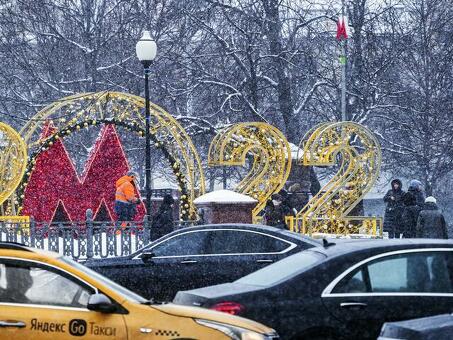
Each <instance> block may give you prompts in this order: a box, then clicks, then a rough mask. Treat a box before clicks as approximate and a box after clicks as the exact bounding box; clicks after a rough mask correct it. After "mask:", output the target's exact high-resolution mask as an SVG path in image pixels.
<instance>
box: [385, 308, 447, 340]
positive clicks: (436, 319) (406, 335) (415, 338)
mask: <svg viewBox="0 0 453 340" xmlns="http://www.w3.org/2000/svg"><path fill="white" fill-rule="evenodd" d="M406 339H410V340H425V339H432V340H451V339H453V315H452V314H443V315H436V316H430V317H427V318H419V319H412V320H406V321H399V322H389V323H385V324H384V326H382V329H381V335H380V336H379V338H378V340H406Z"/></svg>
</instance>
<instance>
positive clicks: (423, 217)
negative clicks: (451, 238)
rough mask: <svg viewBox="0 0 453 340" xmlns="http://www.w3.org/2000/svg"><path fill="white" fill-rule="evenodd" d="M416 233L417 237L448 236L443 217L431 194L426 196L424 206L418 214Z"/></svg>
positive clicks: (444, 237) (445, 237)
mask: <svg viewBox="0 0 453 340" xmlns="http://www.w3.org/2000/svg"><path fill="white" fill-rule="evenodd" d="M416 234H417V237H419V238H443V239H447V238H448V233H447V223H446V222H445V217H444V215H443V214H442V211H441V210H440V209H439V207H438V206H437V200H436V199H435V198H434V197H433V196H428V197H426V200H425V206H424V207H423V209H422V211H420V214H419V216H418V220H417V231H416Z"/></svg>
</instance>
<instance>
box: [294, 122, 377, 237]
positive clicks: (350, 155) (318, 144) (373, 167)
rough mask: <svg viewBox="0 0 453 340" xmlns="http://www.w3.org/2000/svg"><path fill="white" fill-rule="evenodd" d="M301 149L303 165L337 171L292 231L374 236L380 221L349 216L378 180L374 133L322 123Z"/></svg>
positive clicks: (356, 126)
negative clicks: (330, 167)
mask: <svg viewBox="0 0 453 340" xmlns="http://www.w3.org/2000/svg"><path fill="white" fill-rule="evenodd" d="M300 149H303V153H304V154H303V157H301V159H302V163H303V165H306V166H308V165H312V166H333V165H335V164H337V163H338V164H339V169H338V171H337V173H336V174H335V175H334V176H333V178H332V179H331V180H330V181H329V182H328V183H327V184H326V185H325V186H324V187H323V188H322V189H321V190H320V192H318V193H317V194H316V195H314V197H313V198H312V199H311V200H310V201H309V202H308V204H307V205H306V206H305V207H304V208H303V209H302V210H301V211H300V212H299V213H298V214H297V216H296V218H295V220H296V221H298V222H302V223H301V225H300V223H298V225H297V227H296V226H294V224H293V227H294V229H295V231H300V232H302V233H307V234H310V235H312V234H313V233H329V234H353V233H371V234H376V229H377V227H378V226H380V225H381V224H382V220H381V219H380V218H376V217H364V216H348V214H349V213H350V211H351V210H352V209H353V208H354V207H355V206H356V205H357V204H358V203H359V202H360V200H361V199H362V198H363V197H364V196H365V194H366V193H367V192H368V191H369V190H370V189H371V188H372V187H373V185H374V183H375V182H376V179H377V177H378V176H379V171H380V167H381V149H380V146H379V142H378V141H377V139H376V138H375V137H374V135H373V133H372V132H371V131H370V130H368V129H367V128H365V127H364V126H362V125H360V124H357V123H353V122H340V123H323V124H320V125H318V126H316V127H315V128H313V129H312V130H311V131H310V132H309V134H307V135H306V137H304V139H303V140H302V142H301V148H300ZM300 227H301V228H300ZM380 230H381V231H382V228H380Z"/></svg>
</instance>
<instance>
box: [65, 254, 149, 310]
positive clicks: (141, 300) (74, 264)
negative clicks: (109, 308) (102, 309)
mask: <svg viewBox="0 0 453 340" xmlns="http://www.w3.org/2000/svg"><path fill="white" fill-rule="evenodd" d="M60 260H61V261H63V262H65V263H67V264H69V265H70V266H72V267H74V268H76V269H78V270H80V271H82V272H84V273H85V274H87V275H88V276H90V277H92V278H94V279H95V280H97V281H99V282H101V283H102V284H105V285H106V286H108V287H109V288H110V289H112V290H114V291H115V292H116V293H118V294H120V295H122V296H124V297H125V298H126V299H127V300H129V301H133V302H137V303H147V302H148V300H146V299H145V298H144V297H142V296H140V295H138V294H136V293H134V292H131V291H130V290H129V289H127V288H124V287H122V286H120V285H119V284H117V283H115V282H113V281H112V280H109V279H108V278H106V277H105V276H102V275H101V274H99V273H96V272H95V271H94V270H91V269H90V268H87V267H85V266H84V265H82V264H80V263H77V262H76V261H74V260H72V259H70V258H69V257H66V256H62V257H60Z"/></svg>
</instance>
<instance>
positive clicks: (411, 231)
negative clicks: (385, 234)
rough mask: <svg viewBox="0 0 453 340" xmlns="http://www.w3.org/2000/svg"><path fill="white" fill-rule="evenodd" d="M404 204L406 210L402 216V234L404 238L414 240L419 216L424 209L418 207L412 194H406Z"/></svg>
mask: <svg viewBox="0 0 453 340" xmlns="http://www.w3.org/2000/svg"><path fill="white" fill-rule="evenodd" d="M403 203H404V209H403V214H402V216H401V230H400V232H401V233H402V234H403V237H404V238H414V237H416V232H415V231H416V227H417V220H418V215H419V214H420V210H421V209H422V208H421V207H419V206H418V205H417V199H416V198H415V196H414V195H413V194H412V193H410V192H406V193H405V194H404V195H403Z"/></svg>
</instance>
